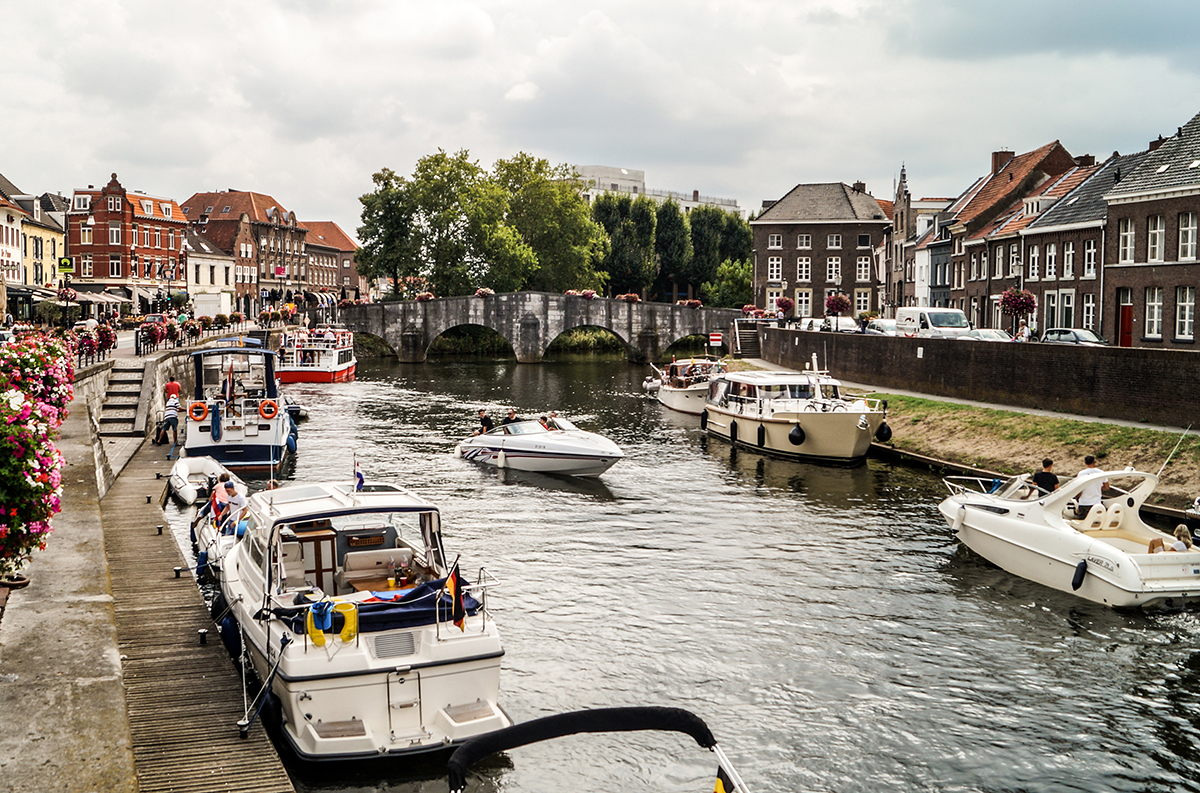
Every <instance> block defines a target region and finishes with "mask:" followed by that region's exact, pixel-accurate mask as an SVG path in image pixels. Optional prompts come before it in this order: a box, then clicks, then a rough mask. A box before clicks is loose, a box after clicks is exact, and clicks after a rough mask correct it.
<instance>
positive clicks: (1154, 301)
mask: <svg viewBox="0 0 1200 793" xmlns="http://www.w3.org/2000/svg"><path fill="white" fill-rule="evenodd" d="M1162 300H1163V290H1162V287H1161V286H1148V287H1146V335H1147V336H1150V337H1154V338H1162Z"/></svg>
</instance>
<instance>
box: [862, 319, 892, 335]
mask: <svg viewBox="0 0 1200 793" xmlns="http://www.w3.org/2000/svg"><path fill="white" fill-rule="evenodd" d="M867 333H870V334H871V335H873V336H895V335H896V320H894V319H873V320H871V321H870V322H868V323H867Z"/></svg>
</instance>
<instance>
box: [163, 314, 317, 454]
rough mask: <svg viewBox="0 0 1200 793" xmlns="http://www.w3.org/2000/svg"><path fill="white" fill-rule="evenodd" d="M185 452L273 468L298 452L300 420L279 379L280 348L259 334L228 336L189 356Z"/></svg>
mask: <svg viewBox="0 0 1200 793" xmlns="http://www.w3.org/2000/svg"><path fill="white" fill-rule="evenodd" d="M190 358H191V361H192V367H193V369H194V375H195V383H196V387H195V391H194V393H193V394H192V398H191V399H190V400H188V403H187V422H186V424H187V433H186V440H185V441H184V451H185V452H186V454H187V456H188V457H201V456H205V455H207V456H209V457H212V458H213V459H215V460H216V461H217V462H219V463H221V464H222V465H224V466H225V467H226V468H229V469H232V470H236V471H262V472H270V471H273V470H274V469H276V468H278V467H280V466H281V465H282V464H283V461H284V459H285V458H286V457H287V456H288V455H290V454H292V453H293V452H295V451H296V436H297V430H296V422H295V420H294V419H293V418H292V414H291V413H290V412H288V411H287V410H286V409H285V405H284V404H283V402H282V400H281V398H280V394H279V387H278V384H277V382H276V380H275V353H273V352H269V351H267V350H264V349H262V347H261V345H260V342H258V341H257V340H256V339H249V338H241V339H227V340H221V341H220V342H218V344H217V346H214V347H209V348H207V349H204V350H200V351H198V352H194V353H192V354H191V356H190Z"/></svg>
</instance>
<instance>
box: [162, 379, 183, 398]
mask: <svg viewBox="0 0 1200 793" xmlns="http://www.w3.org/2000/svg"><path fill="white" fill-rule="evenodd" d="M165 390H166V392H167V394H166V396H167V399H170V398H171V397H178V396H179V390H180V389H179V383H177V382H176V381H175V378H174V377H172V378H171V379H170V380H169V381H167V387H166V389H165Z"/></svg>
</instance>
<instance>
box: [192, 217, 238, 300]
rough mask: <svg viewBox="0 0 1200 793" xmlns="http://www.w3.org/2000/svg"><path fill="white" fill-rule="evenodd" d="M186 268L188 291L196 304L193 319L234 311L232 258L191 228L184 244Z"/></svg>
mask: <svg viewBox="0 0 1200 793" xmlns="http://www.w3.org/2000/svg"><path fill="white" fill-rule="evenodd" d="M183 251H184V256H185V257H186V265H187V290H188V294H189V295H191V297H192V301H193V302H194V303H195V304H196V316H206V315H207V316H210V317H211V316H216V315H217V314H228V313H229V312H230V311H232V310H233V305H234V302H233V301H234V297H235V295H236V293H237V273H236V272H235V271H234V264H235V263H234V257H232V256H230V255H229V254H227V253H224V252H223V251H222V250H221V249H220V248H218V247H217V246H216V245H213V244H212V243H211V242H210V241H209V240H208V239H206V238H205V237H204V236H203V235H201V234H198V233H196V231H195V230H194V229H188V232H187V237H186V238H185V240H184V243H183Z"/></svg>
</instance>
